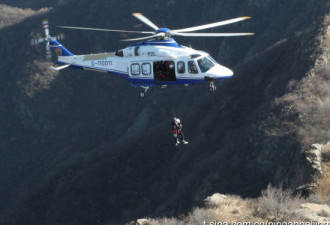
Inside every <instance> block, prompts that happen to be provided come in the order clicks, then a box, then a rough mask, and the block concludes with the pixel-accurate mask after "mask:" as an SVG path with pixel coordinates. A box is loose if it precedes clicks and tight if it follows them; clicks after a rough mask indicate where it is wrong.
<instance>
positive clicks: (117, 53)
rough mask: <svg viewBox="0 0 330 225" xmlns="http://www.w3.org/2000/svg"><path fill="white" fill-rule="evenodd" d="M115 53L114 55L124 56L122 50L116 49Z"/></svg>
mask: <svg viewBox="0 0 330 225" xmlns="http://www.w3.org/2000/svg"><path fill="white" fill-rule="evenodd" d="M115 55H116V56H120V57H123V56H124V53H123V51H122V50H119V51H116V53H115Z"/></svg>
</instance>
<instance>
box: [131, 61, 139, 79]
mask: <svg viewBox="0 0 330 225" xmlns="http://www.w3.org/2000/svg"><path fill="white" fill-rule="evenodd" d="M131 74H132V75H134V76H137V75H140V65H139V64H138V63H133V64H132V65H131Z"/></svg>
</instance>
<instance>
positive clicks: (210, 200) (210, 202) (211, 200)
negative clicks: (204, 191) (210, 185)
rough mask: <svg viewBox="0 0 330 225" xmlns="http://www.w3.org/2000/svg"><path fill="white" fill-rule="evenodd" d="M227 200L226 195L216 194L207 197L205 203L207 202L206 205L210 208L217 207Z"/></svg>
mask: <svg viewBox="0 0 330 225" xmlns="http://www.w3.org/2000/svg"><path fill="white" fill-rule="evenodd" d="M226 198H227V196H226V195H222V194H219V193H215V194H213V195H211V196H209V197H207V198H206V199H205V200H204V202H205V205H206V206H208V207H215V206H218V205H220V204H221V203H222V202H223V201H224V200H225V199H226Z"/></svg>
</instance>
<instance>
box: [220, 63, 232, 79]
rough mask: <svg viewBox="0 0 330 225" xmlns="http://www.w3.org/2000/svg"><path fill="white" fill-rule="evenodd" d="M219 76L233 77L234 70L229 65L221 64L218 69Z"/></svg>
mask: <svg viewBox="0 0 330 225" xmlns="http://www.w3.org/2000/svg"><path fill="white" fill-rule="evenodd" d="M217 72H218V73H217V76H218V77H231V76H233V75H234V72H233V71H232V70H230V69H228V68H227V67H224V66H221V65H219V69H218V70H217Z"/></svg>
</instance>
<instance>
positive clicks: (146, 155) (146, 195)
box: [0, 0, 330, 225]
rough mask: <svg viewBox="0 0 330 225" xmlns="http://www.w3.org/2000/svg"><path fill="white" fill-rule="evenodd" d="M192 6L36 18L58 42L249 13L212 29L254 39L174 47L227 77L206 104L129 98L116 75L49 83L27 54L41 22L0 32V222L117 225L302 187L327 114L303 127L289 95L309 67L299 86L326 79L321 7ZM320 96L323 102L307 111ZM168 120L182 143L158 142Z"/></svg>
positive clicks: (179, 97)
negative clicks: (230, 72) (228, 72)
mask: <svg viewBox="0 0 330 225" xmlns="http://www.w3.org/2000/svg"><path fill="white" fill-rule="evenodd" d="M204 3H205V1H202V0H194V1H158V2H157V3H154V1H148V0H140V1H134V2H133V1H125V2H120V4H119V3H118V2H117V1H107V2H104V1H93V2H90V1H87V0H81V1H79V4H78V3H77V1H69V2H67V3H63V4H61V5H58V6H56V7H55V8H54V9H53V10H51V11H49V12H48V13H47V17H48V19H49V21H50V29H51V33H53V34H56V33H58V32H61V31H60V30H59V29H57V28H56V27H55V25H62V24H63V25H76V26H86V27H104V28H106V27H107V28H113V29H132V28H136V27H137V28H139V29H140V27H141V24H140V23H139V22H138V21H136V20H135V19H134V18H131V17H129V15H130V13H132V12H138V11H140V12H142V13H143V14H145V15H146V16H147V17H148V18H150V19H151V20H152V21H153V22H154V23H155V24H157V25H159V26H167V27H170V28H172V29H175V28H180V27H190V26H195V25H200V24H205V23H210V22H214V21H219V20H223V19H229V18H234V17H237V16H247V15H248V16H252V17H253V19H252V20H249V21H246V22H242V23H239V24H235V25H232V26H228V27H223V28H221V31H225V32H227V31H228V32H231V31H239V32H245V31H251V32H256V34H257V35H255V36H253V37H241V38H232V39H228V38H219V39H218V38H216V39H213V38H212V39H203V38H202V39H198V38H195V39H183V38H182V39H181V38H178V39H177V41H178V42H179V43H181V44H184V45H189V44H191V45H192V47H194V48H196V49H202V50H205V51H207V52H209V53H210V54H211V55H212V56H213V57H214V58H216V59H217V60H218V61H219V62H220V63H221V64H224V65H225V66H228V67H231V68H233V69H234V71H235V76H234V77H233V78H232V79H230V80H227V81H224V82H222V83H219V84H218V91H217V92H216V93H209V92H208V91H207V90H208V88H207V86H195V87H189V88H186V87H169V88H168V89H165V90H163V89H157V88H155V89H153V90H151V91H150V92H148V95H147V97H146V98H145V99H143V100H141V99H140V98H139V97H138V90H135V89H134V88H131V87H130V85H129V84H128V83H127V82H125V81H123V80H121V79H120V78H117V77H113V76H109V75H104V74H98V73H91V72H86V71H75V70H65V71H61V72H60V73H52V72H49V71H48V70H47V67H48V66H49V65H50V64H51V63H49V62H45V60H44V46H40V47H39V48H30V47H29V46H28V43H29V39H30V38H31V37H32V36H34V35H35V34H38V33H39V34H42V33H43V31H42V28H41V20H42V19H43V18H44V17H45V16H44V15H42V16H36V17H33V18H29V19H28V20H25V21H23V22H21V23H19V24H17V25H15V26H11V27H6V28H3V29H2V30H0V34H1V35H0V38H1V40H2V42H9V43H11V45H8V46H3V48H1V49H0V53H1V55H2V56H4V60H2V61H1V62H0V65H1V68H2V69H1V71H0V79H1V80H0V81H1V82H0V88H1V90H3V91H2V92H1V93H0V100H1V101H0V115H1V117H2V118H4V120H2V121H0V128H1V129H0V154H1V157H0V158H1V165H2V166H1V167H0V170H1V171H0V174H1V175H0V176H1V177H0V182H1V185H0V187H1V191H0V193H1V194H0V212H2V214H1V217H0V222H1V223H2V224H34V225H35V224H61V223H62V224H106V223H109V222H111V223H116V224H117V223H124V222H127V221H130V220H132V219H136V218H141V217H144V216H175V215H178V214H181V213H185V212H187V211H189V209H190V208H191V207H192V206H194V205H196V204H199V202H200V201H201V200H203V199H204V198H205V197H207V196H209V195H210V194H212V193H214V192H220V193H231V194H240V195H243V196H257V195H258V194H259V192H260V190H262V189H264V188H265V187H266V186H267V184H268V183H273V184H275V185H278V184H280V183H283V184H284V185H285V186H286V187H293V188H296V187H298V186H300V185H302V184H305V183H307V182H309V181H310V180H311V179H312V177H311V176H312V174H311V173H309V168H308V167H307V166H305V165H307V164H305V163H306V162H304V157H303V154H304V148H305V146H306V145H308V144H311V143H314V142H315V141H318V142H321V141H326V140H329V135H328V134H327V133H326V129H327V127H329V125H330V124H329V121H328V120H327V119H326V114H325V115H324V114H322V112H323V111H324V110H325V109H327V108H326V107H323V105H322V107H321V108H319V109H320V113H319V115H320V116H319V119H318V120H315V121H316V123H312V122H309V121H308V120H307V119H304V118H311V117H310V115H311V114H313V113H314V112H315V110H313V111H312V112H311V111H303V109H306V108H308V105H306V106H305V107H300V106H301V105H296V103H298V102H299V101H298V102H297V101H296V100H295V98H289V96H292V95H299V96H302V95H301V93H300V91H302V90H307V88H305V86H306V85H304V84H305V83H306V82H305V81H306V79H308V77H309V76H308V74H309V73H310V71H312V70H313V71H315V74H316V75H315V76H314V80H313V79H312V80H309V81H308V82H309V83H310V82H311V83H312V84H318V82H320V81H322V84H324V85H325V86H326V85H328V84H329V79H328V74H329V72H325V73H321V72H317V71H318V69H321V68H324V69H321V70H322V71H323V70H325V71H329V68H328V67H327V66H324V65H322V66H319V65H318V64H317V62H318V59H320V58H322V57H324V54H323V52H322V51H321V50H323V49H324V48H325V47H326V46H329V45H327V44H325V47H324V46H322V43H323V44H324V40H328V39H326V38H325V37H326V36H325V31H326V29H327V24H328V17H325V15H326V13H327V12H328V11H329V10H327V9H329V3H327V1H324V0H321V1H290V2H287V1H275V0H274V1H267V2H263V3H259V2H256V1H239V0H235V1H231V2H230V3H229V2H227V1H217V2H212V3H209V4H204ZM197 8H198V10H197ZM183 9H184V10H183ZM151 12H152V13H151ZM59 15H61V16H59ZM179 15H180V16H179ZM142 28H145V27H142ZM214 30H215V31H218V30H217V29H214ZM3 34H6V36H5V38H4V35H3ZM66 34H67V37H68V38H67V40H66V41H65V42H63V44H64V45H65V46H66V47H68V48H69V49H70V50H71V51H72V52H73V53H75V54H83V53H88V52H93V53H94V52H104V51H114V50H116V49H120V48H123V47H124V44H123V43H120V42H118V39H120V38H121V37H120V35H117V34H106V33H92V32H80V31H66ZM322 41H323V42H322ZM326 43H328V42H326ZM13 49H15V50H16V51H13ZM17 58H19V59H20V60H17ZM318 78H320V79H318ZM324 90H326V89H325V88H324ZM328 96H329V95H328V93H327V92H326V91H324V92H321V93H320V94H319V95H318V96H315V97H314V98H313V100H310V101H311V104H314V103H316V102H318V101H319V99H326V98H328ZM191 99H193V101H191ZM309 99H312V98H309ZM290 101H291V102H290ZM288 102H289V103H288ZM304 102H305V103H306V101H304ZM325 102H326V101H325ZM290 103H291V104H290ZM306 104H307V103H306ZM174 114H175V115H177V116H178V117H180V118H181V119H182V121H183V125H184V131H185V135H186V136H187V138H188V140H189V141H190V144H189V145H188V146H180V148H174V146H173V140H172V137H171V136H170V134H169V132H168V131H169V124H170V121H171V119H172V117H173V115H174ZM316 114H317V113H316ZM316 114H315V115H316ZM301 115H303V117H302V116H301ZM313 115H314V114H313ZM318 121H322V122H323V123H322V126H323V127H324V128H322V129H324V132H322V135H312V133H309V132H308V130H309V129H306V128H308V126H312V127H313V128H315V129H318V126H319V125H320V122H318ZM301 131H303V132H301ZM307 137H308V138H307ZM5 209H6V210H5Z"/></svg>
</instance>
